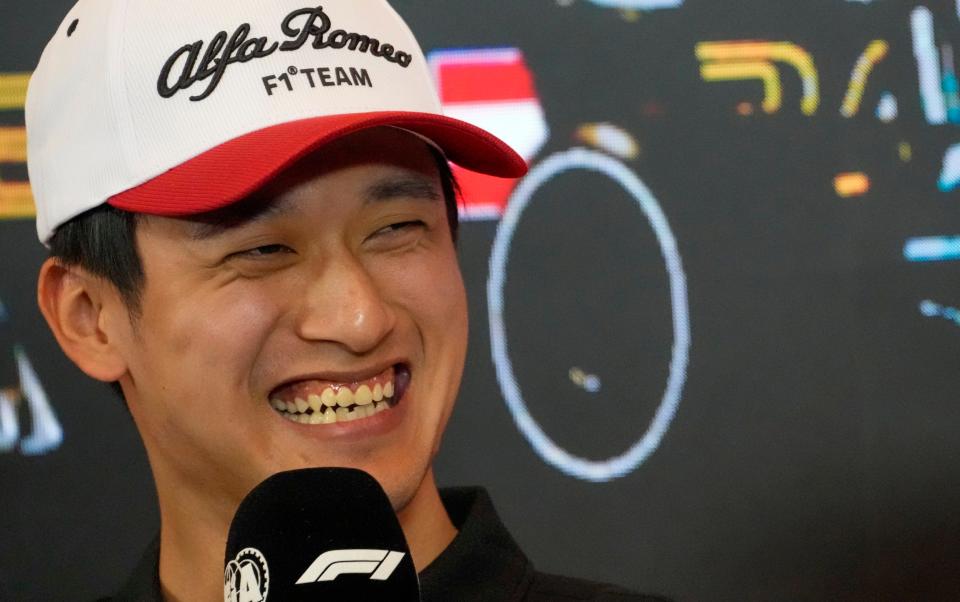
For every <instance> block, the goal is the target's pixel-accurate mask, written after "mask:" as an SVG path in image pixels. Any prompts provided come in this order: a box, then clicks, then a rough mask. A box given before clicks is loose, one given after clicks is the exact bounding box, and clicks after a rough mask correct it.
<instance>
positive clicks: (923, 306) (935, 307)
mask: <svg viewBox="0 0 960 602" xmlns="http://www.w3.org/2000/svg"><path fill="white" fill-rule="evenodd" d="M920 313H921V314H923V315H925V316H926V317H928V318H943V319H945V320H949V321H951V322H953V323H954V324H956V325H957V326H960V309H957V308H956V307H950V306H949V305H940V304H939V303H936V302H935V301H931V300H929V299H925V300H923V301H921V302H920Z"/></svg>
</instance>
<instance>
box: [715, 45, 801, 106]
mask: <svg viewBox="0 0 960 602" xmlns="http://www.w3.org/2000/svg"><path fill="white" fill-rule="evenodd" d="M696 54H697V58H698V59H700V62H701V63H702V65H701V75H702V77H703V79H704V80H705V81H717V80H721V79H723V80H733V79H742V80H748V79H762V80H763V82H764V89H765V91H766V96H765V98H764V102H763V106H764V110H766V111H767V112H768V113H771V112H775V111H776V109H775V110H773V111H771V110H769V109H768V108H769V107H773V106H774V105H777V104H778V103H776V102H775V101H776V100H777V95H778V94H776V93H774V94H773V95H772V90H774V89H775V90H778V91H779V90H782V88H783V87H782V85H781V83H780V73H779V71H778V70H777V68H776V66H775V63H784V64H787V65H790V66H791V67H793V68H794V69H795V70H796V71H797V73H798V74H799V75H800V80H801V82H802V84H803V98H801V100H800V110H801V111H803V114H804V115H814V114H815V113H816V112H817V109H818V108H819V107H820V76H819V73H818V72H817V68H816V66H815V65H814V62H813V57H811V56H810V53H809V52H807V51H806V50H804V49H803V48H801V47H800V46H797V45H796V44H794V43H792V42H755V41H725V42H701V43H699V44H697V47H696ZM759 65H764V66H765V67H764V68H762V69H761V68H760V67H759ZM718 69H719V70H718ZM771 70H772V71H771ZM718 74H720V75H723V77H720V76H719V75H718ZM735 74H739V75H740V77H735ZM779 94H782V92H780V93H779ZM779 104H782V99H781V101H780V103H779ZM777 109H779V106H778V107H777Z"/></svg>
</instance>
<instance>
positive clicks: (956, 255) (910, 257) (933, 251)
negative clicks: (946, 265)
mask: <svg viewBox="0 0 960 602" xmlns="http://www.w3.org/2000/svg"><path fill="white" fill-rule="evenodd" d="M903 256H904V257H905V258H906V259H907V261H917V262H923V261H955V260H957V259H960V236H929V237H926V238H910V239H908V240H907V244H905V245H904V246H903Z"/></svg>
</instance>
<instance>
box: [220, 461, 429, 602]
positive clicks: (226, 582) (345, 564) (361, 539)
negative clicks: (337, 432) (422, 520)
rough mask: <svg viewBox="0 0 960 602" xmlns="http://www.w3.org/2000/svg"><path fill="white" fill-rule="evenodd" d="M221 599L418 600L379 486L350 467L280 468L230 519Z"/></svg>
mask: <svg viewBox="0 0 960 602" xmlns="http://www.w3.org/2000/svg"><path fill="white" fill-rule="evenodd" d="M224 566H225V569H224V576H223V596H224V601H225V602H296V601H299V600H310V601H316V600H336V601H341V600H343V601H349V602H352V601H357V602H359V601H361V600H363V601H369V600H397V601H408V600H411V601H419V600H420V583H419V581H418V579H417V572H416V570H415V569H414V567H413V559H412V558H411V557H410V550H409V548H408V547H407V541H406V539H405V538H404V536H403V530H402V529H401V528H400V523H399V522H398V521H397V517H396V514H394V512H393V508H392V506H391V505H390V500H389V499H388V498H387V494H386V493H384V491H383V489H382V488H381V487H380V484H379V483H377V481H376V480H375V479H374V478H373V477H372V476H370V475H369V474H367V473H365V472H363V471H361V470H355V469H352V468H308V469H303V470H294V471H290V472H281V473H278V474H275V475H273V476H272V477H270V478H268V479H267V480H266V481H264V482H263V483H261V484H260V485H257V487H255V488H254V489H253V491H251V492H250V493H249V494H248V495H247V497H246V498H244V500H243V501H242V502H241V503H240V507H239V508H238V509H237V513H236V515H235V516H234V518H233V522H232V523H230V534H229V536H228V537H227V550H226V556H225V560H224Z"/></svg>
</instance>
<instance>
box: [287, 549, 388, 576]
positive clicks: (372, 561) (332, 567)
mask: <svg viewBox="0 0 960 602" xmlns="http://www.w3.org/2000/svg"><path fill="white" fill-rule="evenodd" d="M404 556H406V554H405V553H403V552H390V551H388V550H332V551H330V552H324V553H323V554H321V555H320V557H319V558H317V559H316V560H314V561H313V564H311V565H310V568H308V569H307V570H306V572H304V573H303V575H301V576H300V579H298V580H297V585H304V584H306V583H317V582H318V581H333V580H334V579H336V578H337V577H339V576H340V575H347V574H360V575H370V579H372V580H374V581H386V580H387V579H389V578H390V575H392V574H393V571H394V570H395V569H396V568H397V567H398V566H399V565H400V561H401V560H403V557H404Z"/></svg>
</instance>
